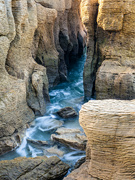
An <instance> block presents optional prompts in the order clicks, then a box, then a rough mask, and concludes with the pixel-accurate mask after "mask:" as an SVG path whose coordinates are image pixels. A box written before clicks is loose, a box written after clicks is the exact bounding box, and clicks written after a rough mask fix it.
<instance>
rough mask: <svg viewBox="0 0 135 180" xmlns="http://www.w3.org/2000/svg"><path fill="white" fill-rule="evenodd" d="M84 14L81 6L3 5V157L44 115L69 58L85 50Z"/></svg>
mask: <svg viewBox="0 0 135 180" xmlns="http://www.w3.org/2000/svg"><path fill="white" fill-rule="evenodd" d="M79 8H80V1H79V0H73V1H72V0H71V1H67V0H61V1H59V0H58V1H53V0H49V1H48V0H47V1H46V0H35V1H34V0H0V154H2V153H4V152H7V151H9V150H11V149H12V148H14V147H15V146H17V144H18V143H20V139H21V137H20V132H21V131H22V130H23V129H25V128H26V125H27V123H29V122H31V121H32V120H33V119H34V115H35V114H36V115H43V114H44V113H45V105H46V104H45V102H46V101H49V95H48V80H49V86H50V87H51V86H54V85H56V84H57V83H58V82H60V80H61V81H62V80H66V74H67V67H68V64H69V63H70V61H71V60H72V58H69V57H71V56H72V57H76V56H77V55H78V54H79V51H80V49H81V50H82V49H83V47H84V45H85V42H84V41H83V38H84V37H85V32H84V30H83V26H82V24H81V23H80V22H81V19H80V10H79ZM65 56H66V57H67V58H65Z"/></svg>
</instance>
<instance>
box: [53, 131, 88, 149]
mask: <svg viewBox="0 0 135 180" xmlns="http://www.w3.org/2000/svg"><path fill="white" fill-rule="evenodd" d="M64 129H65V132H64ZM68 131H69V132H68ZM56 133H58V135H56V134H52V135H51V139H52V140H53V141H58V142H60V143H63V144H65V145H67V146H70V147H73V148H75V149H80V150H85V148H86V142H87V138H86V136H85V135H84V134H83V133H82V132H81V131H80V130H79V129H78V130H76V129H75V131H74V129H66V128H60V129H58V130H57V131H56Z"/></svg>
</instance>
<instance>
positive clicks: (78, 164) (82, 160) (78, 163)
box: [74, 157, 86, 169]
mask: <svg viewBox="0 0 135 180" xmlns="http://www.w3.org/2000/svg"><path fill="white" fill-rule="evenodd" d="M85 160H86V157H82V158H81V159H79V160H78V161H77V162H76V163H75V166H74V169H77V168H79V167H80V166H81V165H82V164H83V163H84V162H85Z"/></svg>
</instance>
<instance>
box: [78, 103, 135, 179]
mask: <svg viewBox="0 0 135 180" xmlns="http://www.w3.org/2000/svg"><path fill="white" fill-rule="evenodd" d="M79 121H80V124H81V126H82V127H83V129H84V131H85V133H86V136H87V138H88V143H89V147H90V150H91V151H89V153H90V156H91V160H90V164H89V170H88V173H89V174H90V175H91V176H92V177H95V178H97V179H103V180H108V179H109V180H120V179H122V180H127V179H130V180H132V179H134V178H135V100H132V101H126V100H125V101H124V100H123V101H122V100H97V101H95V100H94V101H89V102H88V103H86V104H84V105H83V106H82V109H81V111H80V120H79ZM87 153H88V151H87ZM75 179H77V178H75ZM78 179H79V178H78ZM86 179H87V178H86ZM88 179H89V178H88Z"/></svg>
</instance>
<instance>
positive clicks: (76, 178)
mask: <svg viewBox="0 0 135 180" xmlns="http://www.w3.org/2000/svg"><path fill="white" fill-rule="evenodd" d="M88 167H89V162H86V163H84V164H83V165H81V166H80V168H78V169H75V170H74V171H73V172H71V174H69V175H68V176H67V177H65V178H64V180H99V179H97V178H94V177H92V176H91V175H90V174H89V171H88V170H89V168H88Z"/></svg>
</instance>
